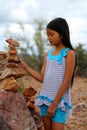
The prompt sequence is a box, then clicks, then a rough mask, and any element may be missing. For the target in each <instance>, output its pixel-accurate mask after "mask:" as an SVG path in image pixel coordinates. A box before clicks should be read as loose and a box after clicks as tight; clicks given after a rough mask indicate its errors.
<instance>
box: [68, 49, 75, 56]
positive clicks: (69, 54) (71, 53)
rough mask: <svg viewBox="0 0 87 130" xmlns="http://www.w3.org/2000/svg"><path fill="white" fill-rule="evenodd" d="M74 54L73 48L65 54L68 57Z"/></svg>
mask: <svg viewBox="0 0 87 130" xmlns="http://www.w3.org/2000/svg"><path fill="white" fill-rule="evenodd" d="M75 55H76V53H75V51H74V50H69V51H68V52H67V56H68V57H72V56H75Z"/></svg>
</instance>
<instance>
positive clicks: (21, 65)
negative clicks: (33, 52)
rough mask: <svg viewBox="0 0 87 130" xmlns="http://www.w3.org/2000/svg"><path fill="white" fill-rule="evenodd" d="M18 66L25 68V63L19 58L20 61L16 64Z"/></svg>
mask: <svg viewBox="0 0 87 130" xmlns="http://www.w3.org/2000/svg"><path fill="white" fill-rule="evenodd" d="M18 66H19V67H20V68H23V69H26V67H27V65H26V63H25V62H24V61H22V60H20V63H19V64H18Z"/></svg>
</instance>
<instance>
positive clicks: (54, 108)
mask: <svg viewBox="0 0 87 130" xmlns="http://www.w3.org/2000/svg"><path fill="white" fill-rule="evenodd" d="M46 31H47V36H48V40H49V42H50V44H51V46H54V48H53V49H51V50H50V51H49V52H48V53H46V54H45V56H44V62H43V66H42V69H41V73H38V72H36V71H35V70H33V69H32V68H30V67H29V66H27V65H26V64H25V63H24V62H23V61H21V64H22V66H23V68H24V69H25V70H26V71H27V72H28V73H29V74H30V75H31V76H33V77H34V78H35V79H37V80H38V81H40V82H42V83H43V87H42V90H41V92H40V95H39V96H38V99H37V100H36V103H35V104H36V105H37V106H39V107H40V109H41V116H42V119H43V123H44V128H45V130H64V125H65V123H66V120H67V116H71V115H72V104H71V95H70V89H71V86H72V80H73V74H74V70H75V51H74V50H73V47H72V45H71V42H70V35H69V27H68V24H67V22H66V20H65V19H63V18H56V19H53V20H52V21H50V22H49V23H48V24H47V27H46Z"/></svg>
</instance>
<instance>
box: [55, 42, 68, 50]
mask: <svg viewBox="0 0 87 130" xmlns="http://www.w3.org/2000/svg"><path fill="white" fill-rule="evenodd" d="M64 48H66V47H65V46H64V44H60V45H57V46H55V50H59V51H60V50H61V49H64Z"/></svg>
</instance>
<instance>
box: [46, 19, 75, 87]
mask: <svg viewBox="0 0 87 130" xmlns="http://www.w3.org/2000/svg"><path fill="white" fill-rule="evenodd" d="M46 28H49V29H52V30H54V31H56V32H58V33H59V34H60V35H61V36H62V41H63V44H64V45H65V47H68V48H70V49H71V50H74V48H73V47H72V45H71V40H70V32H69V26H68V23H67V22H66V20H65V19H64V18H55V19H53V20H52V21H50V22H49V23H48V24H47V26H46ZM76 59H77V58H76ZM75 68H76V62H75ZM75 68H74V72H75ZM74 72H73V75H72V79H71V85H73V79H74Z"/></svg>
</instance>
